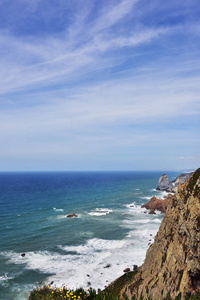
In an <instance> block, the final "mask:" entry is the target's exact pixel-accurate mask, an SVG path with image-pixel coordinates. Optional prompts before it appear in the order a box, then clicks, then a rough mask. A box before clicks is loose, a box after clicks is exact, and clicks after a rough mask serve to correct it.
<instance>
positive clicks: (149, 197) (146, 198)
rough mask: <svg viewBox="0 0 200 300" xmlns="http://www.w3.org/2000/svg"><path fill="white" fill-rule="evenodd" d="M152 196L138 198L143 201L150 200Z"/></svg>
mask: <svg viewBox="0 0 200 300" xmlns="http://www.w3.org/2000/svg"><path fill="white" fill-rule="evenodd" d="M152 197H153V196H145V197H144V196H141V197H140V198H141V199H145V200H150V199H151V198H152Z"/></svg>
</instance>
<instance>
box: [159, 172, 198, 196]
mask: <svg viewBox="0 0 200 300" xmlns="http://www.w3.org/2000/svg"><path fill="white" fill-rule="evenodd" d="M192 174H194V172H190V173H184V174H179V175H178V177H176V178H175V179H174V180H172V181H170V180H169V178H168V176H167V175H166V174H163V175H161V176H160V178H159V181H158V185H157V188H156V190H158V191H166V192H169V193H175V192H177V187H178V185H179V184H184V183H185V182H186V181H187V180H188V179H189V178H190V177H191V176H192Z"/></svg>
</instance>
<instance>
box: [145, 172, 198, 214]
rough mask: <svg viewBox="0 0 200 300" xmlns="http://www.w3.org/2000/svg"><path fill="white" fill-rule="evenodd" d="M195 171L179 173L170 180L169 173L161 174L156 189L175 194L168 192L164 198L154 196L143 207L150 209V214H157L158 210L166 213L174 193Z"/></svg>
mask: <svg viewBox="0 0 200 300" xmlns="http://www.w3.org/2000/svg"><path fill="white" fill-rule="evenodd" d="M193 174H194V172H191V173H185V174H179V175H178V177H176V178H175V179H174V180H172V181H169V178H168V176H167V175H165V174H163V175H161V176H160V178H159V181H158V185H157V188H156V190H159V191H166V192H171V193H173V194H168V195H167V196H165V197H164V199H159V198H157V197H156V196H153V197H152V198H151V199H150V200H149V202H147V203H146V204H143V205H142V206H141V207H142V208H146V209H148V210H149V214H155V213H156V212H155V211H156V210H158V211H160V212H161V213H165V212H166V209H167V206H168V204H169V202H170V201H171V200H172V199H173V198H174V193H175V192H177V191H178V189H179V187H180V186H181V185H182V184H184V183H185V182H186V181H187V180H188V179H189V178H190V177H191V176H192V175H193Z"/></svg>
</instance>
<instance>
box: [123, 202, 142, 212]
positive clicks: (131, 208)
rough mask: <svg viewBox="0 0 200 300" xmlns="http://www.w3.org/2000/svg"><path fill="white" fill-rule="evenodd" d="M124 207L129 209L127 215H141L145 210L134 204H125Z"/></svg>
mask: <svg viewBox="0 0 200 300" xmlns="http://www.w3.org/2000/svg"><path fill="white" fill-rule="evenodd" d="M125 206H126V207H127V208H128V209H129V210H128V213H130V214H141V213H144V212H145V211H146V208H142V207H141V206H140V205H136V204H135V202H133V203H130V204H125Z"/></svg>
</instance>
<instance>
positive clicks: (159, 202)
mask: <svg viewBox="0 0 200 300" xmlns="http://www.w3.org/2000/svg"><path fill="white" fill-rule="evenodd" d="M173 198H174V195H171V194H168V195H167V196H166V197H165V198H164V199H158V198H156V196H153V197H152V198H151V199H150V200H149V202H147V203H146V204H143V205H142V206H141V207H142V208H146V209H149V210H150V211H149V213H150V214H153V213H155V210H159V211H160V212H161V213H165V212H166V210H167V206H168V204H169V202H170V201H171V200H172V199H173Z"/></svg>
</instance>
